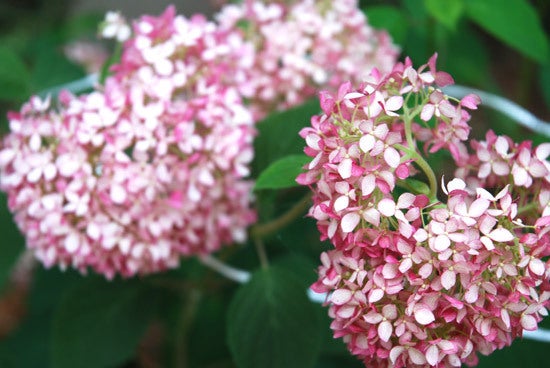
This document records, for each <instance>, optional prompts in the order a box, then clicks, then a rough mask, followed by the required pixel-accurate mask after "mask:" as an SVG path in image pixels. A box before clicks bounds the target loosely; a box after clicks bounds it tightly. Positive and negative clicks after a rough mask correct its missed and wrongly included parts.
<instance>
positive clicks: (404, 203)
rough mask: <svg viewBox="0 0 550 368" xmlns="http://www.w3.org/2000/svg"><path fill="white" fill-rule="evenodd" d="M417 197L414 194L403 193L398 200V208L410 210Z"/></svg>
mask: <svg viewBox="0 0 550 368" xmlns="http://www.w3.org/2000/svg"><path fill="white" fill-rule="evenodd" d="M415 199H416V196H415V195H414V194H412V193H403V194H401V195H400V196H399V199H398V200H397V207H399V208H409V207H410V206H411V205H412V204H413V203H414V201H415Z"/></svg>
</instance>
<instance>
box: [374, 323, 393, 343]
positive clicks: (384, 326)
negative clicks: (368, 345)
mask: <svg viewBox="0 0 550 368" xmlns="http://www.w3.org/2000/svg"><path fill="white" fill-rule="evenodd" d="M392 332H393V327H392V325H391V323H390V322H388V321H382V322H381V323H380V324H379V325H378V336H379V337H380V340H382V341H384V342H386V341H388V340H389V339H390V337H391V334H392Z"/></svg>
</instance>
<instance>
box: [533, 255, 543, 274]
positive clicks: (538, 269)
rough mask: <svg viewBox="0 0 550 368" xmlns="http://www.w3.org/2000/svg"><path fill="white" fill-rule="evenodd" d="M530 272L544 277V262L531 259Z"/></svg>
mask: <svg viewBox="0 0 550 368" xmlns="http://www.w3.org/2000/svg"><path fill="white" fill-rule="evenodd" d="M529 270H530V271H531V272H533V273H534V274H535V275H539V276H542V275H544V271H545V267H544V262H542V261H541V260H540V259H538V258H533V259H531V262H529Z"/></svg>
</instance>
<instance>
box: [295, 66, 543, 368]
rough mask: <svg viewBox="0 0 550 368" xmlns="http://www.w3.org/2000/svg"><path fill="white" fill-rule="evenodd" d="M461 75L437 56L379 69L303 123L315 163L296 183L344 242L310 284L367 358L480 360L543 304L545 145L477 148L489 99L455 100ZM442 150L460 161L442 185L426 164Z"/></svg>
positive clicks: (351, 345)
mask: <svg viewBox="0 0 550 368" xmlns="http://www.w3.org/2000/svg"><path fill="white" fill-rule="evenodd" d="M452 82H453V81H452V78H451V77H450V76H449V75H448V74H446V73H444V72H440V71H437V69H436V67H435V57H433V58H432V59H430V61H429V63H428V64H427V65H425V66H422V67H420V68H419V69H418V70H416V69H414V68H413V67H412V65H411V63H410V61H408V60H407V61H406V62H405V63H404V64H397V65H396V66H395V67H394V69H393V70H392V71H391V72H390V73H388V74H382V73H379V72H378V71H377V70H373V72H372V73H371V75H370V76H369V78H368V79H367V80H366V81H365V82H364V83H363V84H361V85H360V86H359V88H357V89H354V88H352V87H351V84H349V83H347V84H343V85H342V86H341V87H340V89H339V91H338V93H337V94H336V95H331V94H329V93H322V94H321V96H320V99H321V107H322V110H323V113H322V114H321V115H319V116H314V117H313V118H312V119H311V127H307V128H304V129H303V130H302V131H301V136H302V137H303V138H304V139H305V141H306V144H307V147H306V151H305V152H306V153H307V154H308V155H309V156H311V157H313V160H312V161H311V163H309V164H308V165H306V169H307V170H306V172H304V173H303V174H301V175H300V176H299V177H298V182H299V183H301V184H304V185H309V186H311V187H312V189H313V192H314V196H313V202H314V204H313V207H312V208H311V210H310V215H311V216H312V217H313V218H315V219H316V220H317V224H318V228H319V230H320V232H321V236H322V238H323V239H328V240H330V242H331V243H332V244H333V245H334V249H333V250H330V251H328V252H325V253H323V254H322V256H321V260H322V265H321V266H320V267H319V279H318V281H317V282H316V283H315V284H314V285H313V286H312V288H313V290H315V291H317V292H326V293H328V296H327V304H328V305H329V306H330V308H329V315H330V316H331V317H332V318H333V322H332V324H331V328H332V329H333V331H334V336H335V337H341V338H343V340H344V341H345V343H346V344H347V346H348V349H349V350H350V352H351V353H352V354H354V355H356V356H358V357H359V358H360V359H362V360H363V361H364V362H365V365H366V366H368V367H459V366H461V364H462V363H466V364H468V365H474V364H476V363H477V355H476V354H477V353H478V352H479V353H482V354H489V353H491V352H493V351H494V350H495V349H500V348H502V347H504V346H506V345H510V344H511V342H512V340H513V339H514V338H515V337H517V336H521V334H522V331H523V330H524V329H525V330H534V329H536V328H537V323H538V322H539V321H540V320H541V319H542V316H544V315H546V314H547V310H546V307H547V306H548V303H549V299H550V284H549V281H548V280H549V277H550V263H549V261H545V260H544V259H546V258H547V257H548V255H550V246H549V244H550V243H549V240H550V238H549V234H548V230H549V229H550V227H549V226H548V225H549V223H550V217H548V216H546V215H547V214H548V212H549V210H548V209H547V208H548V206H549V200H550V191H549V190H548V180H547V179H548V176H549V174H550V170H549V164H548V162H547V161H546V157H547V156H548V152H549V149H548V148H549V145H547V144H546V145H542V146H539V147H538V148H536V149H533V148H532V147H531V144H530V143H521V144H514V143H513V142H512V141H511V140H510V139H509V138H505V137H496V136H495V135H494V134H493V133H489V134H488V136H487V141H486V142H474V143H472V148H473V149H474V150H475V152H474V153H472V154H471V153H469V151H468V149H467V146H466V145H465V144H464V141H465V140H466V139H467V138H468V133H469V130H470V128H469V126H468V120H469V117H470V115H469V113H468V112H467V110H468V109H475V108H476V107H477V104H478V103H479V99H478V98H477V97H476V96H473V95H469V96H466V97H464V98H463V99H462V100H453V99H452V98H450V97H448V96H446V95H445V94H444V93H443V92H442V91H441V90H440V89H439V87H442V86H444V85H447V84H450V83H452ZM439 150H446V151H448V152H449V153H450V154H451V156H452V157H453V158H454V160H455V161H456V163H457V166H458V167H459V169H458V171H457V173H456V175H457V178H455V179H453V180H450V181H449V182H448V183H445V181H443V180H442V189H443V193H438V191H437V184H438V182H439V180H436V177H435V175H434V173H433V171H432V170H431V168H430V167H429V164H428V162H427V161H426V156H428V155H429V153H434V152H437V151H439ZM438 195H439V196H441V197H445V199H444V200H439V199H438V197H437V196H438Z"/></svg>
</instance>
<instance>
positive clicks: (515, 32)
mask: <svg viewBox="0 0 550 368" xmlns="http://www.w3.org/2000/svg"><path fill="white" fill-rule="evenodd" d="M465 1H466V2H465V4H466V9H467V13H468V16H469V18H470V19H471V20H473V21H474V22H475V23H477V24H478V25H479V26H481V27H482V28H484V29H485V30H486V31H487V32H489V33H491V34H492V35H493V36H495V37H496V38H498V39H500V40H501V41H503V42H504V43H506V44H508V45H509V46H511V47H513V48H515V49H516V50H518V51H519V52H521V53H523V54H524V55H525V56H527V57H529V58H531V59H533V60H535V61H538V62H540V63H545V62H546V61H548V58H549V49H548V38H547V36H546V34H545V32H544V29H543V28H542V25H541V22H540V19H539V17H538V15H537V13H536V11H535V9H534V8H533V6H532V5H531V4H530V3H529V2H528V1H527V0H465Z"/></svg>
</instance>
